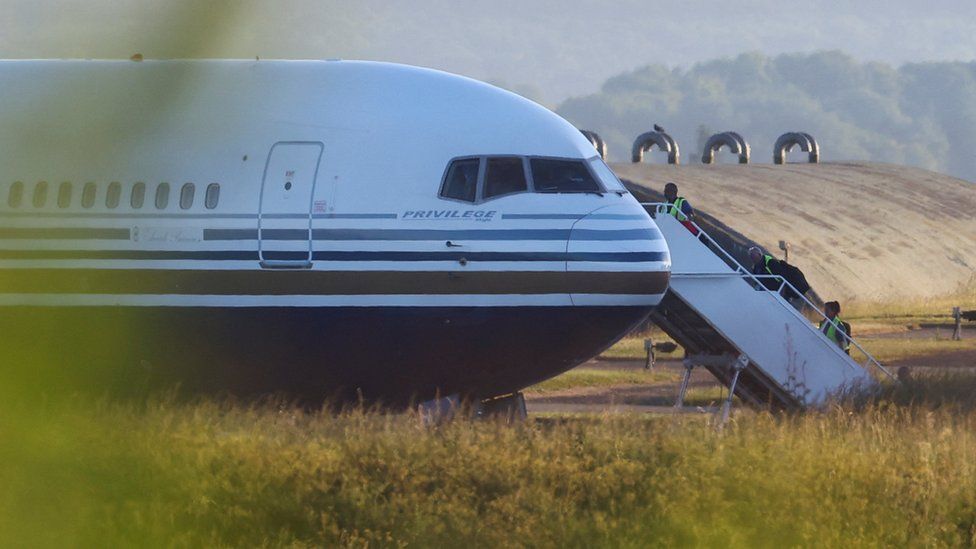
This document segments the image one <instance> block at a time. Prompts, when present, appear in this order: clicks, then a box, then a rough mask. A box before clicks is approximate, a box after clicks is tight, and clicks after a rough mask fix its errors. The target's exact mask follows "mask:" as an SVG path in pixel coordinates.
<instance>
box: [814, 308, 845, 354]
mask: <svg viewBox="0 0 976 549" xmlns="http://www.w3.org/2000/svg"><path fill="white" fill-rule="evenodd" d="M824 316H826V317H827V318H826V319H825V320H823V321H822V322H820V331H821V332H823V334H824V335H825V336H827V339H829V340H831V341H833V342H834V343H836V344H837V346H838V347H840V348H841V349H842V350H843V351H844V352H845V353H847V354H851V339H850V337H851V325H850V324H848V323H846V322H844V320H843V319H841V317H840V303H838V302H836V301H828V302H827V303H824Z"/></svg>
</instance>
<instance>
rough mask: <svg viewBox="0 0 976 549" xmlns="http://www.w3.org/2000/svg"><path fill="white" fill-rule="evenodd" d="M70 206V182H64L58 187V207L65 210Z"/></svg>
mask: <svg viewBox="0 0 976 549" xmlns="http://www.w3.org/2000/svg"><path fill="white" fill-rule="evenodd" d="M70 205H71V182H70V181H64V182H62V183H61V185H60V186H59V187H58V207H59V208H67V207H68V206H70Z"/></svg>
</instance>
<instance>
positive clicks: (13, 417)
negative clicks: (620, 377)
mask: <svg viewBox="0 0 976 549" xmlns="http://www.w3.org/2000/svg"><path fill="white" fill-rule="evenodd" d="M925 383H926V384H924V385H918V386H916V387H914V388H911V389H910V390H901V389H900V390H898V391H893V392H890V393H889V394H888V395H887V396H886V397H885V398H884V400H882V401H881V402H878V403H875V404H874V405H872V406H869V407H867V408H860V409H856V408H854V407H847V408H837V409H834V410H831V411H828V412H826V413H810V414H806V415H800V416H771V415H767V414H758V413H752V412H748V411H744V410H743V411H740V412H739V413H738V414H737V415H736V416H735V418H734V419H733V421H732V422H731V423H730V424H729V425H728V426H727V427H726V428H725V429H724V430H721V431H719V430H716V429H715V426H714V425H712V424H710V423H709V421H710V416H708V417H701V416H695V417H675V418H669V417H647V416H599V417H590V418H573V419H552V418H546V419H538V420H532V419H530V420H529V421H528V422H526V423H524V424H521V425H516V426H505V425H502V424H499V423H495V422H490V421H485V422H467V421H457V422H454V423H452V424H449V425H445V426H441V427H438V428H428V427H424V426H423V425H422V424H421V422H420V421H418V420H417V418H415V417H413V416H409V415H380V414H375V413H367V414H363V413H349V414H345V415H341V416H330V415H318V414H304V413H301V412H298V411H295V410H292V409H290V408H287V407H280V406H275V405H265V406H241V405H232V404H215V403H210V402H204V403H198V404H184V405H178V404H174V403H172V402H169V401H161V402H157V403H154V404H150V405H146V406H136V405H121V404H106V405H101V406H90V405H83V404H79V403H75V404H74V405H72V404H71V403H70V402H69V403H68V404H65V403H63V402H62V403H51V402H48V403H43V404H39V405H34V406H30V407H23V406H22V407H17V406H14V405H12V404H10V403H9V402H8V403H5V404H3V407H4V411H3V414H0V439H2V440H3V441H4V444H3V445H2V446H0V461H2V463H3V464H4V466H3V467H2V468H0V485H2V486H3V490H2V491H0V545H5V546H6V545H10V544H16V545H26V546H65V545H68V546H72V545H82V546H118V545H127V546H159V545H171V544H175V545H189V546H260V545H267V546H281V545H289V546H337V545H338V546H359V547H362V546H365V545H371V546H405V545H409V546H421V547H430V546H470V547H489V546H502V545H503V546H608V545H609V546H624V547H627V546H633V547H637V546H641V547H645V546H662V547H663V546H674V545H684V546H688V545H708V546H739V547H745V546H750V547H751V546H756V545H759V546H794V545H817V546H850V545H882V544H883V545H898V546H904V545H912V546H930V545H963V544H967V543H973V542H974V541H976V537H974V536H976V461H974V460H972V459H971V458H972V455H973V452H974V450H976V406H974V401H976V398H974V397H973V395H974V394H976V378H971V377H970V378H952V379H948V380H942V381H939V380H928V381H926V382H925ZM909 399H914V400H916V403H915V404H914V405H907V404H904V403H905V402H906V401H907V400H909ZM947 402H948V403H949V405H947Z"/></svg>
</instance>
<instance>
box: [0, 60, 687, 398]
mask: <svg viewBox="0 0 976 549" xmlns="http://www.w3.org/2000/svg"><path fill="white" fill-rule="evenodd" d="M0 90H2V92H0V93H2V95H3V99H4V100H3V102H2V103H0V105H2V106H0V171H2V177H0V333H2V334H3V336H2V341H0V360H3V361H4V362H5V363H6V364H7V365H8V368H9V367H10V365H12V364H27V363H29V364H31V366H30V367H25V370H26V371H27V373H26V374H24V375H27V376H28V377H29V376H30V370H31V368H35V367H36V368H40V367H39V366H37V365H38V364H40V363H43V365H44V366H43V368H41V369H42V370H43V369H45V368H46V369H47V370H46V371H48V373H49V374H50V375H51V376H53V377H55V378H56V377H58V376H62V375H63V376H65V378H66V379H67V378H70V379H73V380H74V381H77V382H82V381H85V382H90V383H92V384H96V385H97V384H99V383H106V384H108V383H109V381H106V380H107V379H109V378H108V377H106V376H107V374H106V376H100V375H99V374H98V373H104V372H123V373H124V374H125V375H124V376H123V377H121V378H111V383H115V384H117V385H121V386H125V385H127V384H135V383H136V382H135V381H133V380H134V379H136V378H138V379H139V380H140V381H139V383H142V382H143V381H146V382H147V383H150V382H151V383H153V384H156V383H161V384H169V383H175V384H179V385H180V386H181V387H182V388H183V389H184V390H187V391H191V392H227V393H231V394H242V395H262V394H271V393H283V394H288V395H292V396H294V397H296V398H301V399H308V400H312V401H320V402H321V401H323V400H326V399H339V400H350V399H365V400H367V401H370V402H374V401H375V402H384V403H400V404H403V403H409V402H414V401H417V400H423V399H428V398H432V397H433V396H435V395H437V394H442V395H443V394H461V395H466V396H469V397H474V398H482V399H483V398H490V397H494V396H498V395H506V394H510V393H513V392H516V391H519V390H520V389H522V388H524V387H527V386H529V385H532V384H535V383H537V382H540V381H542V380H545V379H547V378H549V377H552V376H554V375H557V374H559V373H561V372H564V371H566V370H568V369H570V368H572V367H574V366H576V365H578V364H580V363H582V362H584V361H586V360H588V359H590V358H592V357H593V356H595V355H597V354H599V353H600V352H602V351H603V350H605V349H606V348H608V347H609V346H610V345H612V344H613V343H614V342H616V341H617V340H618V339H620V338H621V337H622V336H624V335H625V334H626V333H628V332H629V331H630V330H631V329H632V328H634V327H635V326H636V325H638V324H639V323H641V322H642V321H644V320H645V319H646V318H647V316H648V314H649V313H650V312H651V311H652V309H653V308H654V307H655V306H656V305H657V304H658V303H659V302H660V300H661V298H662V296H663V294H664V293H665V292H666V291H667V289H668V280H669V272H670V264H671V263H670V255H669V251H668V247H667V244H666V242H665V240H664V238H663V237H662V235H661V233H660V231H659V230H658V228H657V226H656V225H655V223H654V221H653V220H652V219H651V218H650V217H649V215H648V214H647V213H646V212H645V211H644V209H643V208H642V207H641V206H640V205H639V204H638V202H637V200H635V198H634V197H633V196H631V195H630V194H629V193H628V192H627V190H626V189H625V188H624V186H623V185H622V184H621V183H620V181H619V180H618V179H617V177H616V176H615V175H614V174H613V172H612V171H611V170H610V169H609V168H608V167H607V165H606V164H604V162H603V161H602V160H601V159H600V158H599V156H598V155H597V154H596V151H595V150H594V149H593V147H592V145H590V143H589V142H588V141H587V140H586V139H585V138H584V137H583V136H582V135H581V133H580V132H579V131H578V130H577V129H576V128H574V127H573V126H572V125H571V124H570V123H568V122H567V121H565V120H563V119H562V118H560V117H559V116H558V115H556V114H554V113H553V112H551V111H549V110H547V109H546V108H544V107H542V106H540V105H538V104H536V103H534V102H532V101H529V100H527V99H525V98H522V97H520V96H518V95H516V94H513V93H510V92H507V91H504V90H501V89H499V88H496V87H493V86H490V85H488V84H485V83H482V82H479V81H476V80H472V79H469V78H465V77H461V76H457V75H453V74H448V73H444V72H440V71H436V70H431V69H424V68H418V67H412V66H406V65H398V64H391V63H380V62H362V61H343V60H329V61H268V60H259V61H258V60H193V61H189V60H172V61H164V60H159V61H155V60H145V61H134V60H133V61H99V60H37V61H34V60H23V61H2V62H0ZM8 372H9V369H8ZM52 372H53V373H52ZM132 372H140V373H139V375H138V376H136V377H132V376H129V377H126V376H128V375H129V374H132ZM139 376H143V377H144V378H145V379H143V377H139ZM37 379H38V382H39V383H40V382H42V381H41V378H40V377H38V378H37ZM79 380H81V381H79ZM147 380H148V381H147ZM46 381H47V382H50V376H49V378H48V379H46Z"/></svg>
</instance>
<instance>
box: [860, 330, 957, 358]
mask: <svg viewBox="0 0 976 549" xmlns="http://www.w3.org/2000/svg"><path fill="white" fill-rule="evenodd" d="M949 335H951V333H950V332H947V333H946V338H944V339H936V338H924V339H923V338H916V339H907V338H906V339H898V338H872V337H865V338H861V339H858V340H857V341H858V343H860V344H861V345H862V346H863V347H864V348H865V350H867V351H868V352H869V353H871V354H872V355H874V357H875V358H876V359H878V360H879V361H881V363H882V364H883V363H885V362H888V361H892V360H903V359H908V358H915V357H930V356H937V355H940V354H945V353H952V352H958V351H972V352H974V353H976V338H973V337H969V338H965V339H962V340H960V341H952V340H951V339H949V338H948V336H949ZM973 366H976V359H974V364H973Z"/></svg>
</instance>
